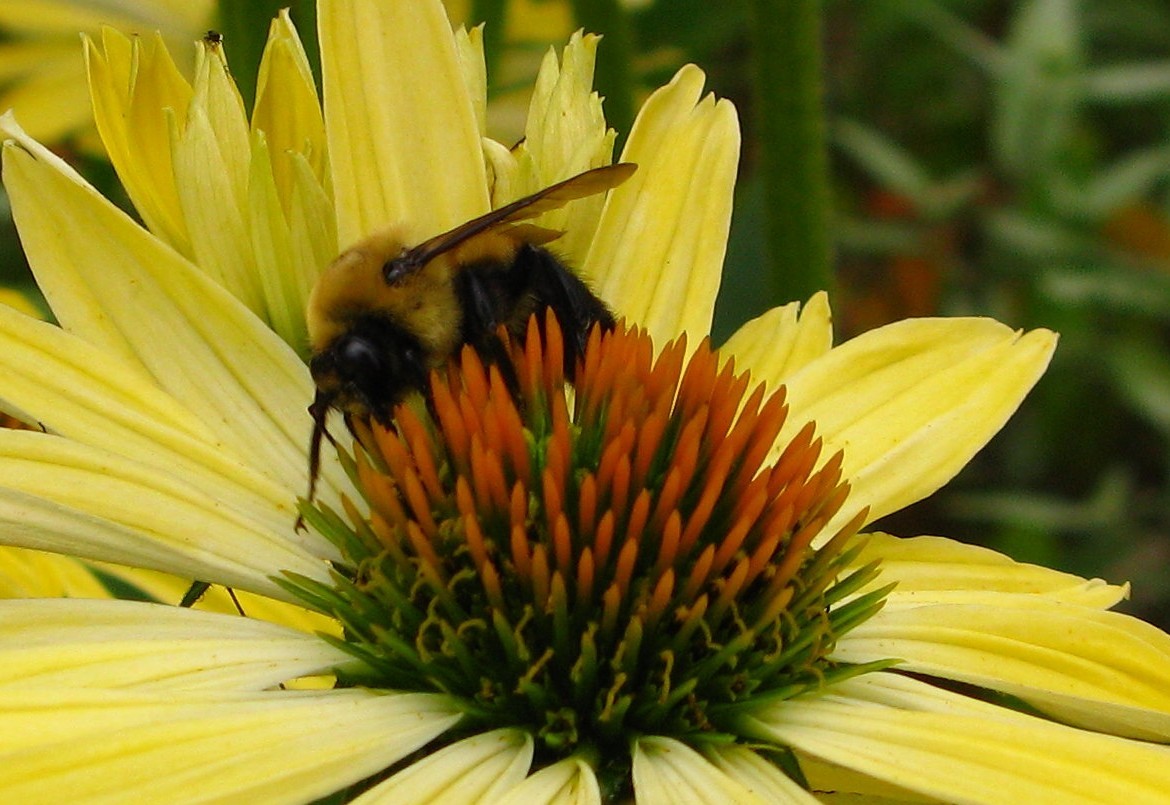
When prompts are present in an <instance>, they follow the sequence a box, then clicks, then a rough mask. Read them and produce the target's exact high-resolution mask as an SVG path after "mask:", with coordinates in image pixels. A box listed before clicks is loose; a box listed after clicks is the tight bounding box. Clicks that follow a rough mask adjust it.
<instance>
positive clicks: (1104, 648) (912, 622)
mask: <svg viewBox="0 0 1170 805" xmlns="http://www.w3.org/2000/svg"><path fill="white" fill-rule="evenodd" d="M1000 599H1001V600H999V601H996V602H994V604H992V605H980V604H962V603H955V604H934V605H927V606H920V605H913V604H905V603H901V602H899V601H889V602H887V604H886V606H885V608H884V609H882V611H881V612H879V613H878V614H877V615H875V616H874V617H873V618H871V619H870V620H868V621H866V622H865V623H863V624H861V625H860V626H858V627H857V628H856V629H854V630H853V631H851V632H849V633H848V634H847V635H845V636H844V637H842V638H841V639H840V641H839V642H838V644H837V647H836V649H835V650H834V652H833V657H834V659H839V660H842V661H844V662H862V663H864V662H871V661H875V660H879V659H887V658H890V657H896V658H898V659H900V660H903V661H904V662H903V663H902V664H900V665H899V670H907V671H917V672H920V673H925V674H930V675H932V676H939V677H943V678H946V679H956V680H959V681H961V682H967V683H970V684H972V685H978V686H980V687H984V688H988V689H991V690H998V691H1002V692H1004V693H1009V694H1011V695H1013V696H1018V697H1020V698H1022V699H1024V700H1025V701H1028V702H1030V703H1032V704H1034V705H1036V706H1038V707H1040V708H1041V709H1049V707H1047V705H1053V706H1056V707H1058V708H1059V710H1060V711H1061V712H1060V714H1062V715H1063V714H1066V713H1065V706H1066V705H1067V707H1068V708H1071V712H1068V713H1067V716H1068V717H1069V718H1071V719H1072V720H1073V721H1074V723H1076V724H1077V725H1079V726H1085V727H1088V728H1091V729H1098V730H1103V731H1108V732H1111V733H1113V734H1120V735H1126V736H1128V737H1135V738H1143V739H1148V740H1163V741H1166V740H1170V636H1167V635H1166V634H1165V633H1163V632H1161V631H1159V630H1158V629H1155V628H1154V627H1153V626H1150V625H1149V624H1148V623H1143V622H1142V621H1139V620H1137V619H1136V618H1132V617H1129V616H1127V615H1122V614H1120V613H1116V612H1102V611H1100V610H1096V609H1089V608H1087V607H1080V606H1076V605H1074V604H1067V603H1061V602H1057V601H1051V600H1048V599H1046V598H1043V597H1040V596H1035V595H1004V594H1001V595H1000ZM1098 704H1101V705H1106V706H1108V705H1120V706H1121V708H1123V710H1121V711H1113V710H1108V709H1106V708H1102V709H1101V710H1100V712H1099V713H1098V712H1095V709H1096V705H1098ZM1078 711H1079V712H1078ZM1142 711H1145V715H1144V716H1142ZM1050 712H1051V710H1050ZM1119 712H1120V713H1122V714H1123V715H1131V716H1134V717H1137V718H1138V721H1136V722H1135V723H1126V722H1125V721H1121V722H1120V723H1118V722H1117V720H1116V716H1117V714H1118V713H1119Z"/></svg>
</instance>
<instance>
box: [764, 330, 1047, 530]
mask: <svg viewBox="0 0 1170 805" xmlns="http://www.w3.org/2000/svg"><path fill="white" fill-rule="evenodd" d="M1055 347H1056V336H1055V335H1054V334H1052V333H1051V332H1048V331H1047V330H1034V331H1032V332H1030V333H1026V334H1023V335H1021V334H1020V333H1018V332H1015V331H1013V330H1011V329H1010V328H1008V327H1006V326H1004V325H1002V324H1000V323H998V322H996V321H993V320H991V319H974V318H972V319H962V318H955V319H907V320H904V321H900V322H896V323H894V324H890V325H887V326H885V327H882V328H879V329H877V330H871V331H870V332H867V333H864V334H862V335H860V336H858V337H857V338H854V339H852V340H850V341H847V342H846V343H844V344H842V345H841V346H838V347H836V348H835V349H833V350H832V351H831V352H830V353H828V354H827V355H825V356H823V357H822V358H820V359H818V360H814V361H813V362H812V363H809V364H808V365H807V366H805V367H804V369H802V370H800V371H799V372H797V373H796V374H795V375H793V376H791V377H789V378H787V379H786V381H785V383H786V385H787V388H788V402H789V405H790V407H791V413H790V415H789V417H788V420H787V422H786V423H785V426H784V429H783V430H782V432H781V434H780V437H779V439H777V442H776V446H775V447H774V448H773V456H772V457H773V458H775V457H776V456H777V455H778V454H779V452H780V450H782V449H783V446H784V445H785V444H787V442H788V441H789V440H790V439H791V438H792V437H793V436H794V435H795V434H796V432H797V431H798V430H799V429H800V428H802V427H803V426H804V425H805V423H807V422H809V421H814V422H816V423H817V433H818V434H819V435H820V436H821V437H822V438H823V439H824V441H825V448H824V451H823V453H822V459H826V458H827V457H828V456H831V455H833V454H834V453H836V452H837V451H838V450H841V451H844V463H843V468H842V474H843V477H844V479H845V480H847V481H848V482H849V483H850V484H851V486H852V491H851V493H850V495H849V499H848V501H847V503H846V504H845V506H844V507H843V508H842V509H841V511H840V512H839V513H838V515H837V516H836V518H834V520H833V521H832V523H830V525H829V527H828V529H827V531H828V532H829V533H831V532H832V531H833V530H835V529H836V528H837V527H839V526H841V525H843V524H844V523H845V522H847V521H848V520H850V519H852V518H853V516H854V515H855V514H856V513H857V512H858V511H859V510H861V509H862V508H863V507H868V510H869V518H868V521H869V522H872V521H873V520H875V519H877V518H879V517H881V516H883V515H885V514H889V513H890V512H894V511H897V510H899V509H901V508H903V507H905V506H908V505H910V504H911V503H914V502H915V501H917V500H921V499H922V498H924V497H926V496H927V495H929V494H930V493H932V492H934V491H935V490H936V489H938V488H939V487H941V486H942V485H943V484H945V483H946V482H947V481H949V480H950V479H951V478H953V477H954V476H955V474H956V473H958V471H959V470H960V469H962V467H963V466H965V465H966V464H967V462H968V461H970V460H971V457H972V456H974V455H975V453H976V452H978V451H979V450H980V449H981V448H982V447H983V445H985V444H986V443H987V441H988V440H989V439H990V438H991V437H992V436H994V435H995V434H996V432H998V431H999V429H1000V428H1001V427H1003V424H1004V423H1005V422H1006V421H1007V419H1008V417H1009V416H1011V414H1012V413H1013V412H1014V411H1015V410H1016V408H1017V407H1018V406H1019V404H1020V402H1021V401H1022V400H1023V398H1024V395H1025V394H1027V392H1028V391H1029V390H1030V389H1031V388H1032V386H1033V385H1034V384H1035V383H1036V381H1037V380H1038V379H1039V378H1040V375H1041V374H1043V372H1044V369H1045V368H1046V367H1047V366H1048V361H1049V359H1050V358H1051V356H1052V351H1053V349H1055Z"/></svg>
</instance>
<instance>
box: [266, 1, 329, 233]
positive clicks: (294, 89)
mask: <svg viewBox="0 0 1170 805" xmlns="http://www.w3.org/2000/svg"><path fill="white" fill-rule="evenodd" d="M252 130H253V132H255V131H262V132H264V137H265V139H266V140H267V142H268V145H269V148H270V149H271V151H270V153H271V161H272V173H273V177H274V179H275V181H276V187H277V189H278V193H277V196H278V198H280V199H281V200H282V201H285V202H287V200H288V199H290V198H292V193H293V184H294V182H295V176H294V173H295V169H294V168H293V165H292V158H293V155H294V154H299V155H300V156H302V157H303V158H304V159H306V160H307V161H308V163H309V166H310V167H311V168H312V172H313V175H314V176H315V177H316V178H317V181H318V183H319V184H320V185H321V186H323V187H324V186H327V184H328V181H329V160H328V149H327V148H326V145H325V119H324V117H323V116H322V113H321V103H320V101H319V99H318V96H317V85H316V84H315V83H314V81H313V72H312V68H311V67H310V66H309V59H308V56H307V55H306V54H305V48H304V45H302V44H301V40H300V37H299V36H298V35H297V30H296V27H295V26H294V25H293V23H292V19H291V18H290V17H289V15H288V10H287V9H285V10H283V11H281V12H280V15H279V16H278V17H277V18H276V19H275V20H273V21H272V25H271V26H270V28H269V31H268V43H267V45H266V46H265V48H264V56H263V58H262V59H261V61H260V72H259V75H258V77H257V79H256V104H255V106H254V108H253V110H252ZM286 212H287V210H286ZM334 251H336V248H335V249H334Z"/></svg>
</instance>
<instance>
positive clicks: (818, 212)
mask: <svg viewBox="0 0 1170 805" xmlns="http://www.w3.org/2000/svg"><path fill="white" fill-rule="evenodd" d="M749 5H750V8H751V13H752V24H751V26H750V28H751V36H752V44H753V48H752V49H753V51H754V60H755V70H756V75H755V84H756V109H757V112H756V124H757V129H758V132H759V139H760V144H761V153H760V169H761V172H762V174H763V178H764V207H765V210H764V220H765V226H766V232H767V241H768V248H769V251H770V252H771V274H772V282H771V286H772V288H773V290H774V292H775V293H776V294H777V297H776V300H775V301H776V302H777V303H783V302H789V301H803V300H805V299H808V298H809V297H810V296H812V295H813V293H815V292H816V291H820V290H830V291H831V290H832V288H831V284H832V276H831V271H830V264H829V259H830V244H829V185H828V158H827V155H826V148H825V114H824V107H823V97H822V95H823V87H822V52H821V18H820V15H821V5H822V3H821V0H750V3H749Z"/></svg>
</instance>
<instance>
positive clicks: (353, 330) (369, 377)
mask: <svg viewBox="0 0 1170 805" xmlns="http://www.w3.org/2000/svg"><path fill="white" fill-rule="evenodd" d="M427 369H428V364H427V357H426V353H425V352H424V350H423V348H422V346H421V345H420V344H419V342H418V340H417V339H416V338H414V337H413V336H412V335H410V334H409V333H407V332H406V331H405V330H403V329H401V328H400V327H398V326H396V325H395V324H394V323H393V322H391V321H390V320H388V319H386V318H384V317H381V316H378V315H376V314H371V315H367V316H363V317H361V318H360V319H358V320H357V321H355V322H354V323H353V324H352V325H351V326H350V327H349V328H347V329H346V330H344V331H343V332H342V333H341V334H340V335H338V336H337V337H336V338H334V339H333V341H332V342H330V344H329V345H328V346H327V347H326V348H325V349H323V350H321V351H320V352H318V353H317V354H316V355H314V356H313V358H312V360H311V361H310V362H309V371H310V372H311V373H312V375H313V382H314V383H316V385H317V399H316V400H315V401H314V406H321V405H324V406H325V407H326V408H336V409H338V410H340V411H342V412H343V413H345V414H346V415H348V416H359V417H372V418H374V419H376V420H378V421H379V422H382V423H383V424H389V422H390V416H391V412H392V410H393V408H394V406H395V405H396V404H397V403H399V402H400V401H401V400H402V398H403V397H404V396H405V395H406V394H407V393H408V392H410V391H411V390H416V389H417V390H421V389H422V388H423V384H424V383H426V379H427Z"/></svg>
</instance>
